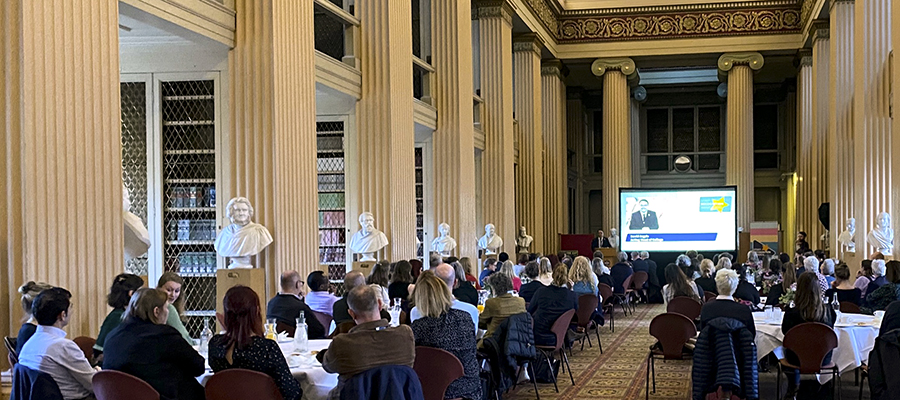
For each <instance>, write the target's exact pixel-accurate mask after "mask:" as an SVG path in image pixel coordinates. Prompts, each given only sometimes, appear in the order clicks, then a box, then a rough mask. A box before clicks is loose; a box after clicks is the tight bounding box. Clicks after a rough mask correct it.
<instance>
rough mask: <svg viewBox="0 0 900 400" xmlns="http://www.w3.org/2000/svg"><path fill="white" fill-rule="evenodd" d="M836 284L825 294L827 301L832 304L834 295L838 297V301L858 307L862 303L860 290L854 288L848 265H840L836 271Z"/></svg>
mask: <svg viewBox="0 0 900 400" xmlns="http://www.w3.org/2000/svg"><path fill="white" fill-rule="evenodd" d="M834 278H835V280H834V283H833V284H832V286H834V287H832V288H831V289H828V291H826V292H825V300H826V301H828V302H831V301H832V300H833V299H834V295H837V298H838V301H847V302H850V303H853V304H856V305H859V303H860V293H861V292H860V290H859V288H857V287H856V286H853V281H851V280H850V268H849V267H847V264H841V265H838V266H837V267H836V268H835V269H834Z"/></svg>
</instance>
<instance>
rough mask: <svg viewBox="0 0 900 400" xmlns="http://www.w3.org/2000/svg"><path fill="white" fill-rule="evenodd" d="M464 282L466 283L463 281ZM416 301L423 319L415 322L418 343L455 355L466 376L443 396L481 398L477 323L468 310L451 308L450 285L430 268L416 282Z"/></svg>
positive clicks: (474, 399) (453, 383)
mask: <svg viewBox="0 0 900 400" xmlns="http://www.w3.org/2000/svg"><path fill="white" fill-rule="evenodd" d="M463 284H465V283H463ZM413 300H414V301H415V303H416V309H418V310H419V313H420V315H421V316H422V317H421V318H419V319H417V320H415V321H413V323H412V326H411V327H412V331H413V335H414V336H415V338H416V346H428V347H435V348H438V349H441V350H446V351H448V352H450V353H451V354H453V355H454V356H456V358H458V359H459V362H461V363H462V365H463V371H464V375H463V376H462V377H460V378H458V379H456V380H455V381H453V382H452V383H450V386H448V387H447V391H446V392H444V398H448V399H456V398H465V399H471V400H480V399H481V378H480V376H479V372H480V371H481V369H480V368H479V367H478V360H477V359H476V357H475V346H476V342H475V335H473V334H472V332H473V331H474V330H475V324H474V322H472V317H471V316H469V313H467V312H465V311H462V310H457V309H455V308H451V306H452V305H453V295H451V293H450V289H449V288H448V287H447V284H446V283H444V281H442V280H441V279H440V278H438V277H437V276H435V275H434V274H433V273H431V272H430V271H423V272H422V274H421V275H419V280H418V281H417V282H416V290H415V291H414V292H413Z"/></svg>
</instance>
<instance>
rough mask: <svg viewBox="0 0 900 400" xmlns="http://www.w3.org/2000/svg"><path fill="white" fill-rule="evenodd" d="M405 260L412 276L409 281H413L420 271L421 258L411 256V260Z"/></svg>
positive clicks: (421, 265)
mask: <svg viewBox="0 0 900 400" xmlns="http://www.w3.org/2000/svg"><path fill="white" fill-rule="evenodd" d="M401 261H403V260H401ZM406 262H408V263H409V274H410V275H411V276H412V281H411V282H415V281H416V279H418V278H419V274H421V273H422V267H423V266H424V265H423V264H422V260H419V259H418V258H413V259H412V260H409V261H406ZM398 263H399V261H398ZM407 291H412V289H407Z"/></svg>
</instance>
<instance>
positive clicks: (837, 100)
mask: <svg viewBox="0 0 900 400" xmlns="http://www.w3.org/2000/svg"><path fill="white" fill-rule="evenodd" d="M853 18H854V17H853V1H852V0H851V1H846V0H840V1H833V2H832V3H831V17H830V28H829V31H830V36H831V39H830V45H831V51H830V57H831V60H830V64H831V73H830V76H831V80H830V82H829V87H830V89H831V93H834V94H835V95H834V96H830V99H829V109H828V114H829V116H830V118H829V121H828V122H829V124H828V129H829V134H830V135H831V137H833V138H834V148H833V152H832V151H829V153H828V157H827V159H828V161H829V163H831V164H833V165H834V166H835V167H834V169H832V170H831V171H832V172H834V175H833V176H832V177H831V180H830V196H829V202H830V203H831V216H832V220H831V225H832V228H831V238H832V240H831V243H832V247H831V249H832V251H831V254H832V255H834V256H836V257H840V258H841V259H842V260H844V261H847V263H848V264H847V265H849V266H850V269H851V270H855V269H856V268H857V267H858V266H859V260H862V259H857V258H856V255H857V254H859V253H860V252H857V253H856V254H850V253H846V254H843V253H842V252H841V250H842V249H841V245H840V242H839V241H838V238H839V237H840V234H841V232H843V230H844V225H845V223H846V220H847V218H855V216H854V215H853V203H854V202H853V200H854V199H853V197H854V192H855V191H856V190H857V188H856V185H855V184H854V182H853V170H854V165H853V140H852V139H853V95H854V89H853V80H854V76H853V67H854V65H853V64H854V61H853V25H854V24H853ZM862 237H863V236H862V235H860V234H859V231H857V234H856V238H855V239H856V242H857V243H858V244H859V245H862V242H860V241H859V239H860V238H862ZM860 249H862V247H860ZM851 258H852V259H851Z"/></svg>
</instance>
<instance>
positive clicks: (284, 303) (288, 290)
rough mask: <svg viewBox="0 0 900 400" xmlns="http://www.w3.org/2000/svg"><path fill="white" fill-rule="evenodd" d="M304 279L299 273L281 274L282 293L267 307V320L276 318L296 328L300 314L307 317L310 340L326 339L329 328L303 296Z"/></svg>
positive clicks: (286, 272)
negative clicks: (314, 312)
mask: <svg viewBox="0 0 900 400" xmlns="http://www.w3.org/2000/svg"><path fill="white" fill-rule="evenodd" d="M302 286H303V279H301V278H300V273H299V272H297V271H285V272H284V273H282V274H281V291H280V292H278V294H276V295H275V297H273V298H272V299H271V300H269V303H268V304H267V305H266V318H275V319H276V320H278V321H280V322H281V323H283V324H287V325H290V326H294V324H295V323H296V320H297V318H299V317H300V313H301V312H302V313H303V315H304V316H305V317H306V326H307V334H308V335H309V336H308V337H309V338H310V339H324V338H325V335H327V334H328V332H327V330H328V328H329V327H327V326H322V323H321V322H319V319H318V318H316V316H315V314H313V310H312V309H311V308H309V305H307V304H306V303H305V302H304V301H303V298H302V297H300V296H302V294H303V292H302Z"/></svg>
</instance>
